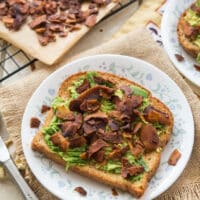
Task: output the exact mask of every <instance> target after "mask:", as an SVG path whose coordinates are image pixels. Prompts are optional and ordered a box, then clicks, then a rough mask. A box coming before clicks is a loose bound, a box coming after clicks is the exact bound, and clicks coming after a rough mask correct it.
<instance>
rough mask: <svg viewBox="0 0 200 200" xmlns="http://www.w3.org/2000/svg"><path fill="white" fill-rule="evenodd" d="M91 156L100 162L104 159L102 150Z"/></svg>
mask: <svg viewBox="0 0 200 200" xmlns="http://www.w3.org/2000/svg"><path fill="white" fill-rule="evenodd" d="M92 157H93V158H94V160H95V161H96V162H98V163H102V162H103V161H104V159H105V152H104V151H103V150H100V151H97V152H96V153H94V154H93V156H92Z"/></svg>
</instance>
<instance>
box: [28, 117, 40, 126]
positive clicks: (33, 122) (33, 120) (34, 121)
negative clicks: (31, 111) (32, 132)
mask: <svg viewBox="0 0 200 200" xmlns="http://www.w3.org/2000/svg"><path fill="white" fill-rule="evenodd" d="M39 126H40V120H39V119H38V118H37V117H32V118H31V120H30V127H31V128H39Z"/></svg>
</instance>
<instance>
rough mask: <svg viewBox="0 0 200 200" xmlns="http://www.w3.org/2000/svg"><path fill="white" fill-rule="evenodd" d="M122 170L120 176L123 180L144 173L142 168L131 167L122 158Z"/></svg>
mask: <svg viewBox="0 0 200 200" xmlns="http://www.w3.org/2000/svg"><path fill="white" fill-rule="evenodd" d="M121 162H122V170H121V175H122V177H123V178H127V177H128V176H129V175H130V176H135V175H137V174H140V173H143V172H144V167H143V166H133V165H131V164H130V163H129V162H128V160H127V159H126V158H122V161H121Z"/></svg>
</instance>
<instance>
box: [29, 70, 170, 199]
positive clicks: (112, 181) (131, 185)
mask: <svg viewBox="0 0 200 200" xmlns="http://www.w3.org/2000/svg"><path fill="white" fill-rule="evenodd" d="M86 73H87V72H81V73H78V74H75V75H72V76H70V77H69V78H67V79H66V80H65V81H64V82H63V83H62V84H61V86H60V88H59V90H58V96H59V97H62V98H63V99H67V98H68V97H69V95H70V93H69V91H68V90H67V88H69V87H70V86H71V85H72V82H73V81H74V80H77V79H79V78H80V77H82V76H84V75H85V74H86ZM98 75H99V76H100V77H103V78H105V79H108V80H111V81H116V82H117V88H119V87H120V85H123V84H129V85H136V86H139V87H140V88H142V89H144V90H145V91H147V92H148V99H149V101H150V102H151V105H153V106H154V107H156V108H157V109H159V110H160V111H162V112H165V113H167V114H168V116H169V121H170V123H169V125H168V126H167V128H166V129H165V132H164V134H162V135H161V136H160V147H162V148H164V147H165V145H166V144H167V142H168V141H169V139H170V136H171V134H172V128H173V123H174V122H173V116H172V113H171V112H170V110H169V109H168V107H167V106H165V105H164V104H163V103H162V102H161V101H160V100H158V99H157V98H155V97H152V95H151V93H150V91H148V90H147V89H145V88H144V87H142V86H140V85H139V84H137V83H135V82H133V81H130V80H127V79H125V78H122V77H119V76H116V75H113V74H110V73H103V72H98ZM53 116H54V112H53V109H51V110H50V111H48V113H47V116H46V120H45V123H44V125H43V127H47V126H48V125H49V124H50V122H51V120H52V118H53ZM32 149H33V150H35V151H38V152H41V153H43V154H44V155H45V156H46V157H48V158H49V159H51V160H53V161H55V162H56V163H58V164H61V165H63V166H65V165H66V162H65V161H64V160H63V159H62V158H61V157H60V156H59V155H58V154H56V153H55V152H53V151H52V150H51V149H50V148H49V147H48V145H47V144H46V143H45V140H44V136H43V133H42V131H41V130H40V131H39V132H38V133H37V134H36V135H35V137H34V139H33V141H32ZM143 158H144V161H145V162H146V164H147V165H148V167H149V170H148V172H144V175H143V176H142V178H141V179H140V180H138V181H135V182H130V181H129V180H126V179H125V178H123V177H122V176H121V175H120V174H113V173H108V172H105V171H102V170H99V169H96V168H95V167H94V166H92V165H85V166H72V167H70V170H72V171H75V172H77V173H79V174H81V175H84V176H88V177H90V178H92V179H94V180H96V181H98V182H102V183H104V184H107V185H110V186H112V187H116V188H119V189H121V190H123V191H127V192H129V193H131V194H132V195H134V196H136V197H140V196H142V195H143V193H144V192H145V190H146V188H147V185H148V181H150V179H151V178H152V176H153V175H154V174H155V172H156V170H157V168H158V167H159V163H160V158H161V151H157V150H154V151H151V152H147V153H145V154H144V156H143Z"/></svg>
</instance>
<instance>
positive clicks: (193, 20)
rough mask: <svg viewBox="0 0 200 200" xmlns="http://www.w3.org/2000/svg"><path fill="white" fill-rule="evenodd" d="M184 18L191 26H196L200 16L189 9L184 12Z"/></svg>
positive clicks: (199, 22) (199, 21)
mask: <svg viewBox="0 0 200 200" xmlns="http://www.w3.org/2000/svg"><path fill="white" fill-rule="evenodd" d="M184 19H185V20H186V21H187V22H188V23H189V24H190V25H191V26H198V25H199V24H200V17H199V16H198V15H197V14H196V12H195V11H193V10H192V9H189V10H188V11H187V12H186V15H185V17H184Z"/></svg>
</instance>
